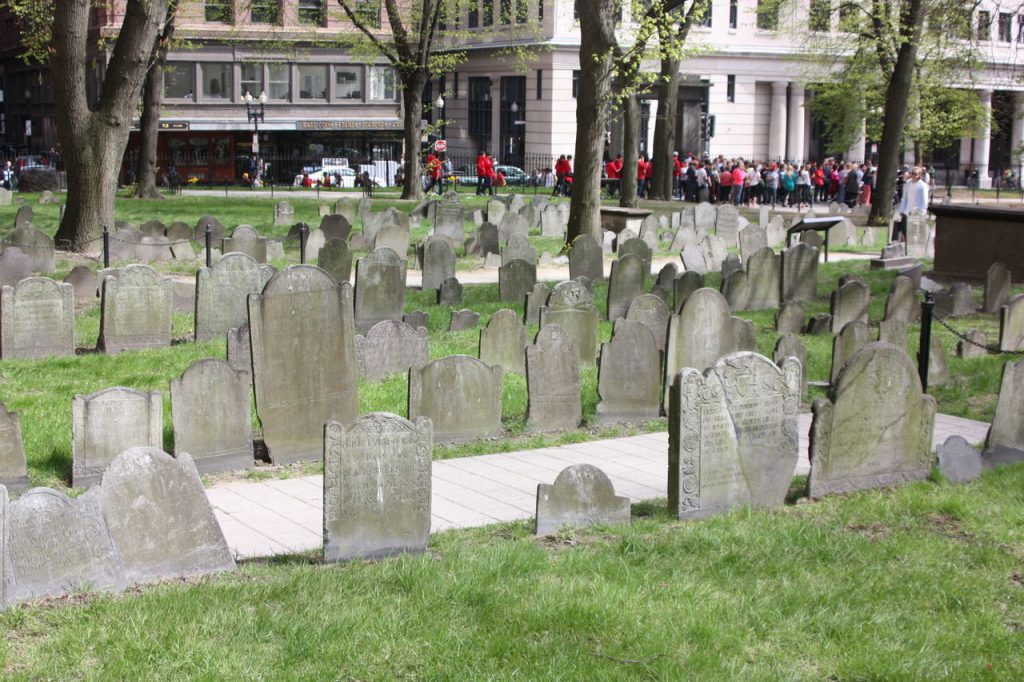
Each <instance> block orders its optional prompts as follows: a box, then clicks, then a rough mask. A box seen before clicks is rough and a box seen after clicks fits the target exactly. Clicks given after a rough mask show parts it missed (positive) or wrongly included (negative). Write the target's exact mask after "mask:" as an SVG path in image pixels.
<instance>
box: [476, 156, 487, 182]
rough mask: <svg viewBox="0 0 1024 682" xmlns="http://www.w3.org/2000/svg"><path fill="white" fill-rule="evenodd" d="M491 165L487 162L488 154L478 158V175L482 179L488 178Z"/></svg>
mask: <svg viewBox="0 0 1024 682" xmlns="http://www.w3.org/2000/svg"><path fill="white" fill-rule="evenodd" d="M489 165H490V162H489V161H488V160H487V155H486V154H481V155H480V156H478V157H476V174H477V175H478V176H480V177H482V178H486V177H487V167H488V166H489Z"/></svg>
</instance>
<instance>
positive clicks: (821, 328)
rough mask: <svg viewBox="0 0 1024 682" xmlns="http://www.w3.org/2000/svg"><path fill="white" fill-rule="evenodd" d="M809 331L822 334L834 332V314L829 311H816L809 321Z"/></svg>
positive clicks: (812, 333) (817, 334)
mask: <svg viewBox="0 0 1024 682" xmlns="http://www.w3.org/2000/svg"><path fill="white" fill-rule="evenodd" d="M807 333H808V334H811V335H812V336H822V335H825V334H831V333H832V316H831V315H830V314H828V313H815V314H814V315H811V319H809V320H808V321H807Z"/></svg>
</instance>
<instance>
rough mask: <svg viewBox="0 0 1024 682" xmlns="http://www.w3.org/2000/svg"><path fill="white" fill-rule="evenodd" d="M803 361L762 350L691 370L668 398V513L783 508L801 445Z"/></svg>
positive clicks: (692, 516)
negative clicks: (768, 355)
mask: <svg viewBox="0 0 1024 682" xmlns="http://www.w3.org/2000/svg"><path fill="white" fill-rule="evenodd" d="M799 411H800V363H799V362H797V361H796V360H794V359H792V358H787V359H786V360H784V361H783V363H782V366H781V367H779V366H776V365H775V363H773V362H772V361H771V360H769V359H768V358H765V357H763V356H761V355H758V354H757V353H735V354H731V355H727V356H725V357H723V358H720V359H719V360H718V361H717V362H716V363H715V364H714V366H712V367H711V368H709V369H708V370H707V371H706V372H704V373H702V372H700V371H698V370H696V369H693V368H689V367H688V368H685V369H683V370H682V372H680V373H679V375H678V376H677V377H675V378H674V379H673V382H672V389H671V396H670V399H669V407H668V414H669V468H668V500H669V503H668V506H669V511H670V512H672V513H673V514H675V515H676V516H677V517H678V518H680V519H699V518H705V517H708V516H712V515H714V514H721V513H724V512H726V511H728V510H730V509H732V508H734V507H737V506H742V505H750V506H754V507H777V506H781V505H782V503H783V502H784V501H785V497H786V493H787V491H788V490H789V484H790V483H791V481H792V480H793V472H794V471H795V469H796V463H797V457H798V449H799V434H798V432H799V429H798V425H797V422H798V413H799Z"/></svg>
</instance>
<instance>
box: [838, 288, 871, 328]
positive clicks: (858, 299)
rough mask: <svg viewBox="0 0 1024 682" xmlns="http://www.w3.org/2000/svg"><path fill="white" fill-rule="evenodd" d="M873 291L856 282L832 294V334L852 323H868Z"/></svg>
mask: <svg viewBox="0 0 1024 682" xmlns="http://www.w3.org/2000/svg"><path fill="white" fill-rule="evenodd" d="M870 302H871V291H870V290H869V289H868V288H867V286H865V285H864V284H862V283H860V282H856V281H851V282H847V283H846V284H843V285H842V286H840V287H839V288H838V289H836V290H835V291H833V292H832V332H833V333H836V332H838V331H839V330H840V329H842V328H843V327H845V326H846V325H847V324H848V323H850V322H855V321H857V322H863V323H864V324H867V322H868V304H869V303H870Z"/></svg>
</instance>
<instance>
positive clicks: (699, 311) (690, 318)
mask: <svg viewBox="0 0 1024 682" xmlns="http://www.w3.org/2000/svg"><path fill="white" fill-rule="evenodd" d="M668 325H669V326H668V345H667V347H666V352H665V378H666V382H665V383H666V386H665V391H666V395H665V401H666V403H667V402H668V393H667V392H668V390H669V389H670V388H671V384H672V380H673V378H674V377H675V375H676V374H678V373H679V372H680V371H682V369H683V368H684V367H693V368H696V369H697V370H699V371H701V372H703V371H704V370H705V369H707V368H708V367H710V366H712V365H713V364H715V362H717V361H718V358H720V357H722V356H723V355H728V354H729V353H732V352H733V351H734V350H736V342H735V339H734V338H733V324H732V315H731V314H730V311H729V304H728V303H727V302H726V300H725V297H724V296H722V294H720V293H718V292H717V291H715V290H714V289H707V288H705V289H698V290H697V291H695V292H693V294H691V295H690V297H689V298H688V299H687V301H686V303H685V304H684V305H683V308H682V310H681V311H680V312H679V314H678V315H673V316H672V318H671V319H670V320H669V323H668Z"/></svg>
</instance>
